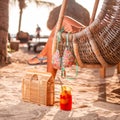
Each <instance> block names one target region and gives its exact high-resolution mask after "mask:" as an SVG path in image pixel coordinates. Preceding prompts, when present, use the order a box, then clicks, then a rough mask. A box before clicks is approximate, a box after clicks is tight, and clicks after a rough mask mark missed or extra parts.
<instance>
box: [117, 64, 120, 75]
mask: <svg viewBox="0 0 120 120" xmlns="http://www.w3.org/2000/svg"><path fill="white" fill-rule="evenodd" d="M117 74H120V62H119V63H118V65H117Z"/></svg>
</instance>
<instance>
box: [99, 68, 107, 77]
mask: <svg viewBox="0 0 120 120" xmlns="http://www.w3.org/2000/svg"><path fill="white" fill-rule="evenodd" d="M100 77H101V78H105V77H106V68H105V67H101V68H100Z"/></svg>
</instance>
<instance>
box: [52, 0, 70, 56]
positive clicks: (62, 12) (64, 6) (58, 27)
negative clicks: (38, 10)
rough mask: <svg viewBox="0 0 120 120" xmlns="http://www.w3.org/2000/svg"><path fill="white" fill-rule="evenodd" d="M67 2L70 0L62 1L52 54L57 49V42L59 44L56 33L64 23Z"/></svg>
mask: <svg viewBox="0 0 120 120" xmlns="http://www.w3.org/2000/svg"><path fill="white" fill-rule="evenodd" d="M67 2H68V0H63V2H62V6H61V10H60V14H59V18H58V22H57V24H56V31H55V34H54V38H53V43H52V54H54V53H55V50H56V44H57V42H56V34H57V32H58V31H59V30H60V29H61V25H62V22H63V17H64V12H65V8H66V5H67Z"/></svg>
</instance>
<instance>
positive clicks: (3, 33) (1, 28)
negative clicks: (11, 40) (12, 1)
mask: <svg viewBox="0 0 120 120" xmlns="http://www.w3.org/2000/svg"><path fill="white" fill-rule="evenodd" d="M8 5H9V0H0V65H4V64H5V63H6V59H7V46H6V45H7V36H8V14H9V11H8V8H9V6H8Z"/></svg>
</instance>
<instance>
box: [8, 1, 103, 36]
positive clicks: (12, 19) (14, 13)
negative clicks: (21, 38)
mask: <svg viewBox="0 0 120 120" xmlns="http://www.w3.org/2000/svg"><path fill="white" fill-rule="evenodd" d="M47 1H49V2H53V3H54V4H55V5H56V6H59V5H60V4H62V0H47ZM76 2H77V3H79V4H81V5H82V6H83V7H85V8H86V9H87V10H88V11H89V13H90V16H91V14H92V10H93V7H94V2H95V0H76ZM102 3H103V0H100V2H99V6H98V10H97V13H96V16H97V15H98V13H99V11H100V9H101V5H102ZM52 9H53V8H52V7H46V6H39V7H37V6H36V4H35V3H29V4H28V6H27V7H26V8H25V9H24V10H23V15H22V24H21V30H22V31H25V32H28V33H29V34H32V35H33V34H35V29H36V25H37V24H38V25H39V26H40V27H41V30H42V31H41V35H49V34H50V32H51V31H50V30H49V29H48V28H47V26H46V23H47V20H48V16H49V13H50V11H51V10H52ZM19 12H20V11H19V7H18V4H17V5H16V6H14V5H10V6H9V33H10V34H16V33H17V32H18V23H19ZM79 12H82V11H79Z"/></svg>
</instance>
